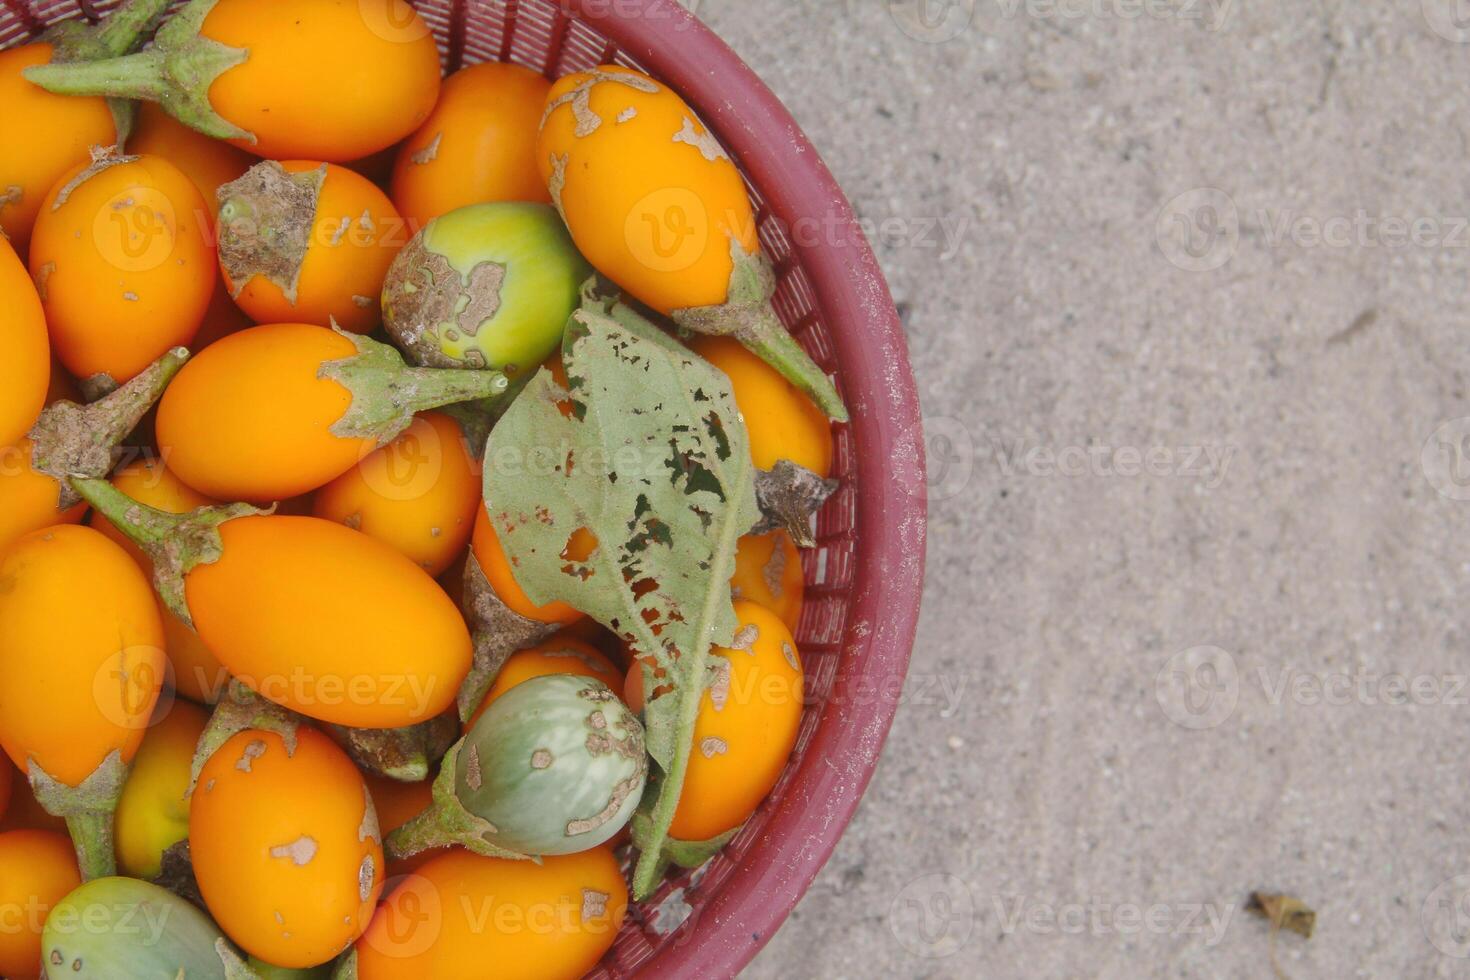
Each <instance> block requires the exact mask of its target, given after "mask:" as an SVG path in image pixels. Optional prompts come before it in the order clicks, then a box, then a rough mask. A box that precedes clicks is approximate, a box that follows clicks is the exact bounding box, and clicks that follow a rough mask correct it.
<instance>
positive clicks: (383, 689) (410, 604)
mask: <svg viewBox="0 0 1470 980" xmlns="http://www.w3.org/2000/svg"><path fill="white" fill-rule="evenodd" d="M313 329H315V328H313ZM72 486H73V487H75V488H76V490H77V492H78V493H80V494H81V495H82V496H83V497H84V498H85V499H86V500H87V501H88V502H89V503H91V504H92V506H93V507H94V508H96V510H97V511H98V513H100V514H102V515H103V516H104V517H106V518H107V519H108V520H110V521H111V522H112V523H113V525H114V526H115V527H116V528H117V529H118V530H119V531H121V532H122V533H123V534H124V535H126V536H127V537H128V538H130V539H131V540H132V541H133V542H134V543H135V544H137V545H138V546H139V547H140V548H142V549H143V551H144V552H145V553H146V554H147V555H148V557H149V558H151V559H152V561H153V573H154V577H153V584H154V588H155V589H156V590H157V592H158V594H159V596H161V597H162V599H163V601H164V603H165V604H166V605H167V607H168V608H169V610H170V611H172V612H173V613H174V614H175V615H176V616H178V617H179V619H180V620H181V621H183V622H184V623H186V624H188V625H192V626H193V627H194V628H195V629H196V630H198V632H199V636H200V637H201V638H202V639H203V640H204V642H205V644H206V645H207V646H208V647H209V649H210V650H211V651H212V652H213V653H214V654H215V656H216V657H218V658H219V662H220V663H221V664H222V665H223V666H224V667H225V668H226V669H227V670H228V671H229V672H230V673H231V675H233V676H234V677H236V678H238V679H239V680H241V681H242V682H244V683H245V684H246V685H248V686H249V687H250V688H251V689H252V690H253V691H255V692H256V693H258V694H260V695H261V696H262V697H263V698H265V699H267V700H270V701H273V702H275V703H276V704H278V705H281V706H282V707H284V708H287V709H290V710H291V711H294V712H297V713H298V714H303V715H307V716H308V717H311V718H315V719H317V720H319V721H325V722H330V723H332V724H336V725H346V726H348V727H350V728H407V727H408V726H410V725H417V724H418V723H419V722H422V721H428V720H429V719H431V718H434V717H436V716H438V715H440V714H443V713H444V711H445V710H446V709H448V708H449V707H450V705H452V704H453V703H454V699H455V694H456V693H457V692H458V689H459V686H460V684H461V683H462V682H463V681H464V678H465V676H466V675H467V674H468V673H469V669H470V658H471V653H472V646H471V643H470V634H469V630H468V628H466V626H465V622H464V618H463V617H462V616H461V615H460V613H459V610H458V609H457V608H456V607H455V605H454V600H453V599H451V598H450V597H449V596H448V594H446V593H445V591H444V590H443V588H441V587H440V586H439V583H438V582H436V581H434V579H432V578H430V577H429V574H428V573H427V572H425V571H424V570H423V569H422V568H420V567H419V566H418V565H416V564H414V562H413V561H412V560H411V559H409V558H407V557H405V556H404V555H403V554H401V553H400V552H398V551H396V550H395V549H393V548H391V547H389V546H388V545H386V544H383V543H382V542H381V541H377V540H375V539H373V538H370V537H368V536H367V535H366V534H362V533H360V532H358V531H354V530H352V529H351V528H348V527H344V526H343V525H341V524H337V523H335V522H333V521H326V520H322V519H320V518H316V517H289V516H277V515H270V514H263V513H261V512H260V511H258V510H256V509H255V508H254V507H251V506H249V505H246V504H230V505H220V506H214V507H204V508H200V509H198V510H195V511H192V512H190V513H187V514H170V513H166V512H164V511H161V510H157V509H155V508H152V507H146V506H144V505H142V504H140V503H138V502H137V501H136V500H133V499H132V498H131V497H129V496H127V495H126V494H124V493H122V492H121V491H120V490H118V489H117V488H116V487H114V486H113V485H112V484H110V483H107V482H106V481H104V480H73V481H72ZM104 540H105V539H104ZM110 543H111V542H109V544H110ZM114 547H116V546H115V545H114ZM119 551H121V549H119ZM124 557H126V555H124ZM134 570H135V571H136V566H134ZM145 587H146V583H145ZM150 598H151V597H150ZM154 609H155V615H156V609H157V607H156V605H155V606H154ZM304 621H305V622H307V623H309V625H310V628H309V629H308V628H305V627H304V625H303V622H304ZM409 652H411V655H407V653H409Z"/></svg>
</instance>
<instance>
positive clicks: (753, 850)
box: [563, 0, 927, 977]
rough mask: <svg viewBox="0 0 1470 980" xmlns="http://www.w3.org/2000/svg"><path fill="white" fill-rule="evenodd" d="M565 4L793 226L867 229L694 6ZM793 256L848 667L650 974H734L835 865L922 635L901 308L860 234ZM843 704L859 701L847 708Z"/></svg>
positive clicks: (916, 451)
mask: <svg viewBox="0 0 1470 980" xmlns="http://www.w3.org/2000/svg"><path fill="white" fill-rule="evenodd" d="M563 4H564V6H563V10H564V12H565V13H567V14H568V15H569V16H571V17H574V18H577V19H580V20H582V21H584V22H586V23H587V24H588V25H589V26H591V27H594V28H596V29H597V30H598V31H599V32H600V33H602V34H603V35H604V36H606V37H607V38H608V39H610V40H611V41H613V42H614V43H615V44H617V45H618V47H619V48H620V49H621V50H623V51H625V52H626V53H627V54H628V55H630V56H632V57H633V58H636V59H637V60H638V62H639V63H640V64H641V65H643V66H644V67H646V68H647V69H648V70H649V71H651V72H652V73H653V74H654V75H656V76H658V77H660V78H663V79H665V80H667V81H669V82H670V83H671V84H672V85H673V86H674V87H675V88H677V89H678V90H679V93H680V95H682V96H683V97H684V99H685V100H686V101H688V102H689V104H690V105H691V106H692V107H693V108H694V109H695V110H696V111H697V112H698V113H699V114H700V116H701V117H702V119H703V120H704V122H705V123H706V125H708V126H709V127H710V128H711V129H712V130H713V131H714V132H715V134H716V135H717V136H718V137H719V139H720V141H721V142H722V143H723V144H724V145H725V147H726V148H727V149H728V150H729V151H730V152H731V154H732V155H733V156H734V157H735V159H736V160H737V161H738V162H739V164H740V166H741V168H742V169H743V170H744V171H745V172H746V173H747V174H749V175H750V177H751V179H752V180H753V182H754V183H755V185H756V186H757V187H758V188H759V189H760V191H761V193H762V195H763V196H764V197H765V199H766V203H767V205H768V206H769V208H770V209H771V211H772V213H774V214H775V215H776V216H777V217H778V218H780V219H781V220H782V221H783V222H785V223H786V226H787V227H802V225H800V224H798V222H800V221H802V220H803V219H805V220H807V221H811V220H816V221H832V222H835V225H836V226H837V227H841V228H852V229H855V228H856V227H857V225H856V216H855V215H854V213H853V210H852V206H851V204H850V203H849V202H848V200H847V198H846V196H845V195H844V194H843V193H842V190H841V188H840V187H839V186H838V184H837V181H836V179H835V178H834V177H833V176H832V174H831V172H830V171H829V170H828V169H827V166H826V164H825V163H823V162H822V159H821V157H820V156H819V155H818V154H817V152H816V149H815V148H814V147H813V146H812V144H811V142H810V141H809V140H808V139H807V137H806V135H805V134H804V133H803V132H802V131H801V129H800V127H798V126H797V124H796V120H795V119H794V118H792V116H791V114H790V112H788V111H787V109H786V107H785V106H784V105H783V104H782V103H781V102H780V100H779V99H777V98H776V96H775V94H774V93H772V92H771V90H770V89H769V88H767V87H766V85H765V83H763V82H762V81H761V80H760V78H759V77H758V76H757V75H756V74H755V72H754V71H753V70H751V68H750V67H749V66H748V65H746V64H745V62H744V61H742V60H741V59H740V57H739V56H738V55H737V54H735V52H734V51H733V50H731V49H730V47H729V46H728V45H726V44H725V43H724V42H723V41H722V40H720V39H719V37H718V36H716V35H715V34H714V32H713V31H711V30H710V29H709V28H708V27H706V26H705V25H704V24H703V23H702V22H701V21H700V20H699V19H698V18H697V17H696V16H694V14H693V13H691V12H690V11H689V10H686V9H685V8H684V7H682V6H680V5H679V4H678V3H676V2H674V0H563ZM822 227H828V226H827V225H823V226H822ZM792 247H793V249H798V248H800V254H799V258H800V264H801V266H802V268H803V269H804V270H805V271H806V273H807V275H808V277H809V278H810V280H811V284H812V287H813V290H814V292H815V294H816V298H817V307H818V309H820V310H821V311H822V313H823V319H824V321H825V323H826V326H827V328H828V330H829V332H830V333H831V335H832V336H833V338H834V341H835V342H834V344H833V347H834V357H835V359H836V361H837V365H838V371H837V376H838V384H839V385H840V387H841V388H842V390H843V393H844V396H845V397H846V399H847V401H848V406H849V409H850V413H851V415H852V422H851V426H852V434H853V437H854V441H855V445H856V446H857V447H858V451H857V452H856V453H855V454H854V457H855V458H854V468H855V472H856V476H857V484H856V485H857V488H858V493H857V499H856V522H855V530H856V541H857V552H856V555H855V559H856V560H855V563H854V575H853V582H852V587H851V605H850V606H849V613H848V620H847V624H846V631H845V633H844V636H843V639H842V643H841V654H840V656H841V658H842V661H841V666H840V668H839V670H838V674H837V678H836V680H835V682H834V685H833V691H832V695H831V697H830V698H829V699H828V701H827V704H826V705H825V706H824V707H823V710H822V715H821V717H820V719H819V722H818V727H817V731H816V737H815V738H814V740H813V741H814V743H817V742H820V743H821V746H820V751H815V752H813V751H808V752H807V753H806V754H805V756H804V758H803V759H802V760H801V762H800V763H799V765H798V769H797V771H796V772H795V773H794V774H793V775H794V778H793V780H792V782H791V784H790V785H789V787H788V789H787V791H786V794H785V797H784V798H783V799H782V801H781V802H780V804H779V805H778V806H777V807H776V809H775V810H774V811H773V812H772V814H771V815H770V817H769V819H768V820H767V822H766V824H765V826H764V827H763V828H762V829H763V834H762V836H761V839H760V841H759V843H758V844H755V845H753V846H752V847H750V848H749V849H748V850H747V851H746V852H745V854H744V855H742V857H741V858H740V860H739V862H738V864H737V865H736V867H735V869H734V871H733V872H732V873H731V875H730V876H729V877H728V878H727V879H726V880H725V881H724V883H723V884H722V886H721V887H720V888H719V889H718V890H717V891H715V892H714V893H713V894H712V895H711V896H710V900H709V902H708V903H707V904H706V905H705V906H704V907H703V908H701V909H700V910H699V911H698V912H697V913H696V918H697V921H696V922H692V923H690V924H689V925H686V927H685V929H686V932H685V934H683V935H681V936H679V937H677V938H676V939H675V940H674V941H672V942H669V943H666V944H664V945H663V946H661V947H659V948H658V950H657V951H656V952H655V954H654V955H653V956H652V957H650V958H649V959H648V960H647V961H645V962H644V963H642V964H640V965H639V968H638V973H639V974H648V975H652V974H654V971H657V973H656V975H659V976H666V975H679V976H701V977H717V976H729V977H733V976H735V975H736V974H737V973H738V972H739V971H740V970H741V969H742V968H743V967H744V966H745V965H746V964H748V963H749V962H750V960H751V959H753V958H754V957H755V955H756V953H757V952H759V950H760V949H761V947H763V946H764V945H765V944H766V943H767V942H768V941H769V940H770V938H771V937H772V936H773V935H774V934H775V931H776V929H777V928H778V927H779V926H780V925H781V923H782V922H783V921H784V920H785V918H786V917H787V916H788V915H789V914H790V912H791V910H792V909H794V908H795V907H796V904H797V902H798V901H800V899H801V897H802V896H803V895H804V894H805V892H806V891H807V889H808V888H809V887H810V886H811V884H812V882H813V880H815V878H816V876H817V873H818V872H819V871H820V870H821V869H822V866H823V865H825V864H826V863H827V859H828V858H829V857H830V856H831V854H832V852H833V850H834V849H835V848H836V846H837V841H838V839H839V838H840V837H841V835H842V832H843V830H844V829H845V828H846V826H847V824H848V822H849V821H850V820H851V819H852V816H853V813H854V812H855V811H856V809H857V806H858V803H859V802H860V801H861V799H862V796H863V792H864V791H865V790H866V788H867V785H868V782H869V781H870V780H871V778H872V776H873V773H874V771H875V769H876V766H877V762H878V757H879V755H880V754H881V752H882V748H883V743H884V741H885V739H886V738H887V735H888V731H889V728H890V726H891V725H892V722H893V716H894V713H895V710H896V709H897V706H898V694H897V692H898V690H899V686H900V685H901V683H902V680H903V678H904V676H905V674H906V672H907V668H908V661H909V656H910V653H911V651H912V648H913V642H914V635H915V631H916V630H917V626H918V615H919V603H920V599H921V596H922V593H923V579H924V540H925V530H926V518H927V497H926V486H925V477H924V445H923V438H922V428H921V414H920V407H919V397H918V391H917V388H916V385H915V382H914V376H913V372H912V370H911V369H910V367H909V359H908V345H907V341H906V339H905V337H904V333H903V328H902V324H901V323H900V320H899V316H898V311H897V309H896V308H895V307H894V304H893V299H892V297H891V295H890V294H889V291H888V285H887V283H886V281H885V280H884V278H883V274H882V272H881V270H880V268H879V266H878V261H877V258H876V257H875V256H874V254H873V251H872V249H871V248H870V247H869V246H868V243H867V240H866V238H865V237H864V236H863V235H862V234H860V233H854V234H844V235H841V236H834V237H833V240H831V241H826V242H823V243H822V244H820V245H819V246H817V247H806V248H801V247H800V246H798V245H796V244H795V243H793V246H792ZM858 675H861V677H860V678H859V676H858ZM859 680H860V683H859ZM875 682H876V683H877V684H878V685H880V686H879V687H878V688H877V690H878V691H880V692H882V694H881V695H880V696H879V697H877V698H873V697H872V690H873V689H872V687H871V685H873V684H874V683H875ZM863 691H867V692H868V693H867V694H866V695H863V694H862V692H863ZM844 704H854V705H860V706H861V707H860V708H859V709H858V710H853V711H846V712H844V710H843V705H844ZM834 762H835V764H834ZM690 926H692V927H693V928H692V930H691V929H690Z"/></svg>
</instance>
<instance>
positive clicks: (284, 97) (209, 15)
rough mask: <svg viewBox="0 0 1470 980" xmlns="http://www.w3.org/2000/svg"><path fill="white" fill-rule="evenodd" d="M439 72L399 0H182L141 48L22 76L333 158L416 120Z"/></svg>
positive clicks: (387, 139)
mask: <svg viewBox="0 0 1470 980" xmlns="http://www.w3.org/2000/svg"><path fill="white" fill-rule="evenodd" d="M117 53H121V52H117ZM439 74H440V72H439V52H438V49H437V47H436V46H435V43H434V36H433V34H432V33H431V32H430V30H429V27H428V25H427V24H426V23H425V22H424V20H423V18H422V17H420V16H419V15H418V14H417V13H416V12H415V11H414V9H413V7H412V6H410V5H409V4H408V3H407V2H406V0H357V2H355V3H340V2H337V0H191V2H190V3H187V4H185V5H184V6H183V7H182V8H181V9H179V10H178V11H177V12H176V13H174V14H173V16H171V17H170V18H169V19H168V21H167V22H166V23H165V24H164V25H163V26H162V27H161V28H159V30H158V33H157V35H156V36H155V37H154V40H153V44H152V45H150V46H149V47H148V48H147V49H146V50H144V51H139V52H137V53H136V54H131V55H125V56H123V57H120V58H106V59H103V60H101V61H91V62H85V63H81V64H68V65H45V66H36V67H32V68H30V69H28V70H27V71H26V73H25V76H26V78H27V79H29V80H30V81H31V82H33V83H35V84H36V85H39V86H40V87H41V88H44V89H46V90H47V91H50V92H56V93H59V94H62V95H106V96H114V97H121V98H128V99H146V100H148V101H150V102H157V103H158V104H159V105H160V106H162V108H163V110H164V111H165V112H167V113H168V114H169V115H171V116H173V117H174V118H175V119H178V120H179V121H180V122H182V123H183V124H184V125H186V126H189V127H191V128H193V129H197V130H198V131H199V132H201V133H204V134H205V135H206V136H213V137H215V138H216V139H225V140H229V141H230V142H232V143H234V144H235V145H236V146H238V147H240V148H241V149H244V150H249V151H250V152H252V153H256V154H259V155H260V156H263V157H268V158H270V159H275V160H303V159H304V160H326V161H328V162H333V163H340V162H346V161H349V160H360V159H362V158H363V157H366V156H371V155H372V154H374V153H376V152H378V151H379V150H383V149H386V148H387V147H389V146H392V145H393V144H394V143H397V142H398V141H399V140H400V139H402V138H403V137H405V136H407V135H408V134H410V133H412V132H413V131H414V130H415V129H417V128H418V127H419V125H420V124H422V123H423V121H424V120H425V119H427V118H428V116H429V113H430V112H431V111H432V110H433V108H434V102H435V100H436V99H437V98H438V96H439Z"/></svg>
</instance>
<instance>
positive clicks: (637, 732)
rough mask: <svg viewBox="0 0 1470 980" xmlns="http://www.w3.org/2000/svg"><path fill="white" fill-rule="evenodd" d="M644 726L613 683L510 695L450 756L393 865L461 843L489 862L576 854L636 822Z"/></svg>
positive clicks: (398, 842) (400, 841) (393, 843)
mask: <svg viewBox="0 0 1470 980" xmlns="http://www.w3.org/2000/svg"><path fill="white" fill-rule="evenodd" d="M647 776H648V756H647V754H646V752H645V750H644V744H643V726H642V725H640V724H639V723H638V719H637V718H636V717H634V716H633V713H632V712H631V711H629V710H628V708H627V706H626V705H624V704H623V702H622V701H621V700H619V698H618V696H617V695H616V694H614V693H613V692H612V689H611V688H609V687H608V686H607V685H606V684H604V683H602V682H601V681H598V680H594V679H592V678H589V677H577V676H574V675H571V674H553V675H548V676H544V677H537V678H533V679H532V680H529V681H526V682H525V683H523V684H519V685H517V686H516V687H514V688H512V689H511V690H509V691H507V692H506V693H505V694H504V695H502V696H501V697H500V698H499V699H498V700H496V701H495V703H494V704H492V705H490V707H489V708H488V709H486V711H485V713H484V714H483V715H481V716H480V719H479V721H477V722H475V725H474V727H473V728H471V729H470V731H469V734H468V735H466V736H465V737H464V739H462V740H461V741H460V742H459V744H457V745H456V746H455V747H454V748H453V749H451V750H450V752H449V755H447V756H445V758H444V767H443V769H442V770H441V772H440V774H439V778H438V779H436V780H435V782H434V805H433V806H432V807H430V808H429V809H428V810H427V811H425V812H424V813H423V814H421V815H420V816H418V817H416V818H415V819H413V820H411V821H410V822H409V823H407V824H405V825H404V826H402V827H400V828H399V829H398V830H396V831H394V832H393V833H392V834H391V835H389V837H388V841H387V849H388V854H389V856H390V858H391V859H395V860H396V859H401V858H406V857H412V856H413V855H415V854H417V853H419V852H420V851H426V850H428V849H430V848H434V847H442V846H445V845H455V844H457V845H460V846H463V847H466V848H468V849H469V850H471V851H474V852H475V853H477V854H483V855H485V856H486V857H512V858H535V857H542V856H546V855H557V854H575V853H577V852H579V851H585V850H588V849H589V848H593V847H596V846H598V845H599V844H604V843H606V842H607V841H609V840H611V839H612V838H613V837H614V836H615V835H616V834H617V832H618V831H619V830H621V829H622V828H623V827H624V826H625V825H626V824H627V822H628V821H629V820H630V819H631V818H632V816H633V811H634V810H635V809H636V808H637V806H638V801H639V799H640V797H641V795H642V793H643V786H644V783H645V781H646V779H647Z"/></svg>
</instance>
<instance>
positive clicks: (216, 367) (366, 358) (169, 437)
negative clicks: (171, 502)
mask: <svg viewBox="0 0 1470 980" xmlns="http://www.w3.org/2000/svg"><path fill="white" fill-rule="evenodd" d="M509 387H510V383H509V381H507V379H506V378H505V376H504V375H503V374H501V373H500V372H498V371H444V370H435V369H431V368H414V367H409V366H408V365H407V364H405V363H404V360H403V357H402V355H401V354H399V353H398V351H396V350H394V349H393V348H392V347H390V346H389V345H387V344H381V343H378V342H377V341H375V340H371V339H369V338H367V337H362V336H359V335H357V334H349V333H344V332H342V331H333V330H330V329H328V328H327V327H318V326H314V325H312V324H306V323H272V324H266V325H263V326H258V327H252V328H250V329H248V330H241V331H240V332H239V333H235V334H231V335H230V336H228V337H226V338H224V339H223V340H220V341H217V342H215V343H213V344H211V345H210V346H209V347H207V348H206V349H204V350H203V351H201V352H200V353H199V354H198V355H197V356H196V357H195V358H194V359H193V361H191V362H190V363H189V365H188V366H187V367H185V368H184V369H183V370H182V371H180V372H179V374H178V377H176V378H175V379H174V380H173V383H172V384H170V385H169V388H168V391H166V392H165V393H164V395H163V398H162V400H161V401H160V402H159V405H158V426H157V434H158V447H159V449H160V451H161V452H163V453H164V455H165V457H166V458H167V459H168V467H169V469H170V470H171V471H172V472H173V473H174V474H175V475H177V476H178V477H179V479H181V480H183V481H184V482H185V483H186V484H188V485H189V486H191V487H193V488H194V489H195V490H198V491H199V492H200V493H203V494H207V495H208V496H211V497H213V498H214V499H216V500H249V501H254V502H258V503H266V502H269V501H276V500H289V499H290V498H292V497H297V496H300V495H301V494H304V493H308V492H310V491H312V490H315V489H317V488H318V487H320V486H323V485H324V484H326V483H329V482H331V481H332V480H335V479H336V478H337V477H339V476H341V475H342V474H343V473H346V472H347V471H348V470H350V469H352V467H353V466H356V465H357V464H358V462H359V461H361V460H362V459H363V458H364V457H365V456H367V455H368V454H369V453H371V452H372V451H374V450H375V449H378V448H380V447H382V446H385V445H387V444H388V443H389V442H391V441H392V440H393V439H394V438H396V437H397V436H398V435H399V434H400V433H402V432H403V431H404V430H405V429H407V428H408V427H409V426H411V425H412V424H413V420H414V417H415V415H416V413H418V412H422V411H426V410H428V409H431V408H439V407H440V406H444V405H452V404H454V403H455V402H463V401H476V400H482V399H493V398H501V397H503V396H504V395H505V394H506V392H507V391H508V390H509Z"/></svg>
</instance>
